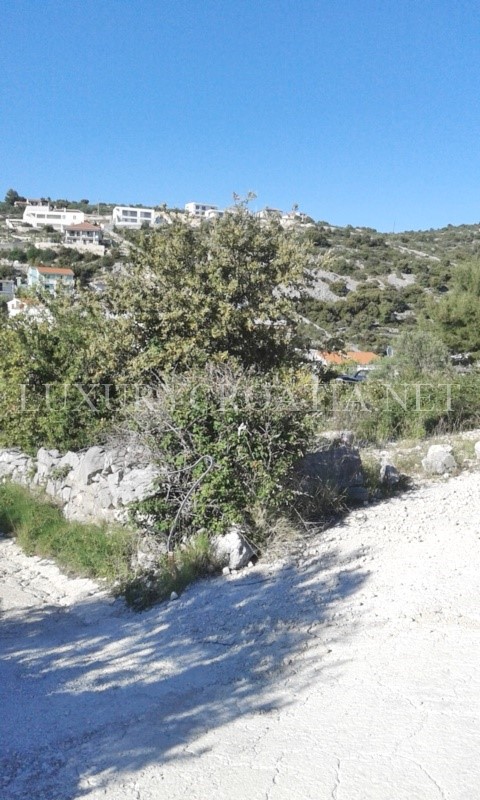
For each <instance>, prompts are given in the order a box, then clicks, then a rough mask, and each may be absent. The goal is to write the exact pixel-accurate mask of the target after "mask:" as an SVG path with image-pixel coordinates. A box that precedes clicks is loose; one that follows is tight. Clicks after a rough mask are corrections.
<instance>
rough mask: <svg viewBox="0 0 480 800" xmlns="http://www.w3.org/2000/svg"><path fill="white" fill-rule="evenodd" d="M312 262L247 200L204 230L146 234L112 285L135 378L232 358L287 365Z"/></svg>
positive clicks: (119, 334) (115, 320)
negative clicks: (251, 209)
mask: <svg viewBox="0 0 480 800" xmlns="http://www.w3.org/2000/svg"><path fill="white" fill-rule="evenodd" d="M307 260H308V254H307V249H306V248H305V247H304V246H303V245H302V244H301V243H300V242H299V241H298V239H296V238H295V236H294V235H292V234H288V233H286V232H284V231H283V230H282V228H281V227H280V225H278V223H276V222H271V223H269V224H267V225H263V224H262V223H261V222H260V221H259V220H257V219H256V218H255V217H253V216H252V215H250V214H249V213H248V212H247V210H246V209H245V208H243V207H238V208H237V209H236V211H235V212H234V213H232V214H227V215H225V216H224V217H223V219H221V220H219V221H217V222H216V223H215V224H214V225H205V226H202V227H201V228H200V229H197V230H194V229H192V228H191V227H190V226H188V225H187V224H184V223H180V222H179V223H176V224H175V225H172V226H170V227H168V228H167V229H164V230H162V231H160V232H151V233H150V232H144V233H142V235H141V237H140V240H139V245H138V246H136V247H135V249H134V255H133V259H132V261H133V263H132V265H131V267H129V268H128V271H125V273H124V274H123V276H121V277H119V276H118V275H116V276H112V279H111V281H110V284H109V287H108V289H107V291H106V292H105V309H106V312H107V313H108V316H109V318H110V320H111V323H110V329H111V348H112V351H113V352H116V353H117V354H118V360H119V361H120V362H123V363H125V364H128V367H129V374H130V375H132V376H134V377H139V376H148V375H149V374H150V373H151V372H152V371H155V370H164V369H173V368H174V369H177V370H178V369H186V368H188V367H191V366H192V365H196V364H197V365H198V364H202V363H205V362H206V361H208V360H211V359H214V360H217V361H226V360H227V359H228V358H229V357H233V358H235V359H237V360H238V362H240V363H241V364H242V365H244V366H246V367H249V366H255V367H257V368H259V369H263V370H266V369H270V368H272V367H275V366H278V365H280V364H282V363H286V362H289V361H291V360H292V359H294V357H295V352H296V347H297V346H298V344H299V343H298V341H297V337H296V332H297V312H296V304H297V299H298V297H299V296H300V294H301V290H302V287H303V286H304V284H305V276H306V266H307ZM120 352H121V355H120Z"/></svg>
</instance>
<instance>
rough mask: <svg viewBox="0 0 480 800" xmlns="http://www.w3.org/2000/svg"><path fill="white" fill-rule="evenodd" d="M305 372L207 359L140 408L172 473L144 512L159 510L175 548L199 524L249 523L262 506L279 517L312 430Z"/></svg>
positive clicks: (147, 438)
mask: <svg viewBox="0 0 480 800" xmlns="http://www.w3.org/2000/svg"><path fill="white" fill-rule="evenodd" d="M298 378H299V374H298V373H276V374H274V375H271V376H269V377H266V376H262V375H259V374H257V373H255V372H254V371H252V370H247V371H246V370H243V369H242V368H240V367H231V366H224V365H222V366H214V365H208V367H207V368H206V369H205V370H203V371H201V370H195V371H192V372H190V373H188V374H185V375H183V376H173V377H170V378H168V379H165V380H164V381H163V383H162V384H161V385H159V386H158V389H157V391H156V392H155V397H154V398H153V399H148V400H145V401H144V402H142V403H140V404H137V406H136V407H135V408H134V409H133V410H132V415H131V419H130V427H131V428H132V427H133V429H134V430H136V432H137V435H139V436H140V438H141V439H142V441H143V442H145V443H147V444H148V446H149V448H150V450H151V452H152V455H153V457H154V459H155V460H156V461H157V463H158V464H159V466H160V468H161V470H162V473H163V475H164V477H163V478H162V481H161V483H160V485H159V487H158V492H157V494H156V496H155V497H154V498H152V499H150V500H147V501H145V502H144V503H141V504H140V507H139V508H137V512H138V511H140V512H141V513H142V514H145V513H148V514H150V515H152V516H153V518H154V520H155V527H156V530H157V531H158V533H160V534H162V535H164V536H167V537H169V538H170V545H172V544H173V541H174V540H177V541H178V539H179V538H180V537H181V536H182V535H190V534H192V533H194V532H195V531H197V530H198V529H199V528H206V529H207V530H208V531H209V533H215V532H222V531H224V530H225V529H226V528H227V527H228V525H230V524H232V523H237V522H244V523H247V524H249V525H251V524H253V522H254V519H255V516H256V513H257V511H258V507H259V506H261V507H262V508H263V509H265V510H266V511H267V513H269V514H274V513H276V512H278V510H279V509H280V508H282V507H284V506H285V505H287V504H288V503H289V502H290V501H291V499H292V493H291V490H290V489H289V488H288V480H287V478H288V475H289V472H290V471H291V468H292V465H293V463H294V462H295V461H296V459H297V458H299V457H300V456H301V455H303V453H304V452H305V450H306V448H307V444H308V442H309V440H310V435H311V430H312V426H313V419H312V415H311V414H310V413H309V410H310V409H309V407H308V394H307V388H306V384H305V387H304V386H302V384H301V383H300V386H299V384H298ZM257 534H258V532H257Z"/></svg>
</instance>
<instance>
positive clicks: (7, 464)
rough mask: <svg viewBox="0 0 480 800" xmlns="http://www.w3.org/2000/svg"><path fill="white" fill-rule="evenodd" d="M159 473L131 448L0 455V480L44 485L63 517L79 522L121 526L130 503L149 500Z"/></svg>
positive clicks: (43, 449) (99, 448) (45, 451)
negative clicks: (7, 479) (117, 524)
mask: <svg viewBox="0 0 480 800" xmlns="http://www.w3.org/2000/svg"><path fill="white" fill-rule="evenodd" d="M159 474H160V473H159V470H158V469H157V468H155V467H154V466H153V465H152V464H151V463H148V461H147V459H146V457H145V455H143V454H141V453H139V451H138V450H135V449H133V448H130V447H129V446H119V447H115V448H111V449H107V448H104V447H90V448H88V450H85V451H83V452H79V453H73V452H68V453H65V455H61V453H60V452H59V451H58V450H46V449H45V448H43V447H42V448H40V450H39V451H38V453H37V455H36V457H35V458H32V457H30V456H27V455H25V454H24V453H22V452H21V451H19V450H2V451H0V480H2V479H5V478H9V479H10V480H13V481H15V482H17V483H22V484H24V485H26V486H42V487H43V488H44V489H45V492H46V493H47V495H49V496H50V497H52V498H55V500H57V501H58V503H59V504H60V505H61V507H62V508H63V513H64V515H65V517H66V518H67V519H71V520H79V521H82V522H91V521H105V522H110V523H115V522H125V521H126V520H127V516H128V506H129V505H130V503H133V502H135V501H141V500H144V499H145V498H147V497H149V496H151V495H152V494H153V492H154V491H155V481H156V479H157V478H158V477H159Z"/></svg>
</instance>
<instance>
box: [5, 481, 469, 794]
mask: <svg viewBox="0 0 480 800" xmlns="http://www.w3.org/2000/svg"><path fill="white" fill-rule="evenodd" d="M479 488H480V475H479V474H478V473H470V474H464V475H462V476H460V477H458V478H453V479H450V480H449V481H448V482H446V483H444V482H441V483H438V484H432V485H429V486H424V487H423V488H422V489H420V490H418V491H416V492H413V493H410V494H409V495H403V496H402V497H399V498H396V499H393V500H391V501H389V502H387V503H383V504H380V505H377V506H374V507H373V506H372V507H369V508H367V509H365V510H362V511H359V512H356V513H353V514H351V515H350V517H349V518H347V519H346V520H345V521H344V522H343V523H342V524H341V525H338V526H337V527H335V528H332V529H331V530H329V531H327V532H326V533H325V534H323V535H322V536H320V537H318V538H317V539H315V540H313V541H312V542H311V543H310V545H309V546H308V548H307V551H306V552H305V553H304V555H303V557H302V558H301V559H300V560H299V562H298V563H297V564H295V565H291V564H290V565H289V564H286V563H283V564H277V565H275V566H271V565H263V566H257V567H255V568H253V569H251V570H248V571H246V572H244V573H242V574H241V575H240V576H238V577H233V576H232V577H230V578H217V579H214V580H211V581H208V582H206V583H203V584H200V585H197V586H194V587H190V589H189V590H188V591H186V592H185V593H184V595H183V596H182V597H181V598H180V599H179V600H177V601H175V602H172V603H169V604H167V605H164V606H161V607H157V608H154V609H152V610H151V611H149V612H148V613H144V614H140V615H135V614H133V613H130V612H129V611H127V610H126V609H125V608H124V607H123V606H122V604H121V603H120V602H111V601H110V600H109V599H108V597H106V596H104V595H102V594H101V593H99V592H98V590H96V588H95V586H94V584H92V583H90V582H89V581H72V580H69V579H67V578H65V577H63V576H62V575H61V574H60V573H59V572H58V570H57V569H56V568H55V567H54V566H52V565H51V564H49V563H48V562H44V561H41V560H39V559H32V558H27V557H25V556H23V555H22V554H21V553H19V551H18V549H17V548H16V546H15V545H14V544H13V543H12V542H11V541H8V540H6V539H1V540H0V564H1V571H2V573H3V575H2V590H1V594H2V598H3V602H2V609H3V610H2V625H1V630H2V633H1V648H2V656H3V659H2V664H1V671H0V693H1V697H0V700H1V705H0V725H1V746H2V763H1V770H0V797H1V798H2V800H20V798H21V800H72V798H88V800H100V798H102V800H105V798H107V800H127V799H128V800H159V798H168V800H183V798H187V799H188V800H196V799H198V800H210V799H212V800H217V799H218V800H220V799H221V800H257V798H258V799H259V800H260V799H261V800H296V798H298V800H327V799H328V800H416V799H417V798H418V800H475V798H478V797H480V761H479V758H478V754H479V752H480V727H479V717H480V599H479V598H480V591H479V590H480V585H479V584H480V537H479V532H480V522H479V521H480V493H479Z"/></svg>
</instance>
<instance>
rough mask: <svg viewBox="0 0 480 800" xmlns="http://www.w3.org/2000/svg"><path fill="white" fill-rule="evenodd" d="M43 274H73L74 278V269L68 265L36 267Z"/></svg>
mask: <svg viewBox="0 0 480 800" xmlns="http://www.w3.org/2000/svg"><path fill="white" fill-rule="evenodd" d="M35 269H37V270H38V272H39V273H40V274H41V275H71V276H72V278H73V274H74V273H73V271H72V270H71V269H68V267H44V266H40V267H35Z"/></svg>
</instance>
